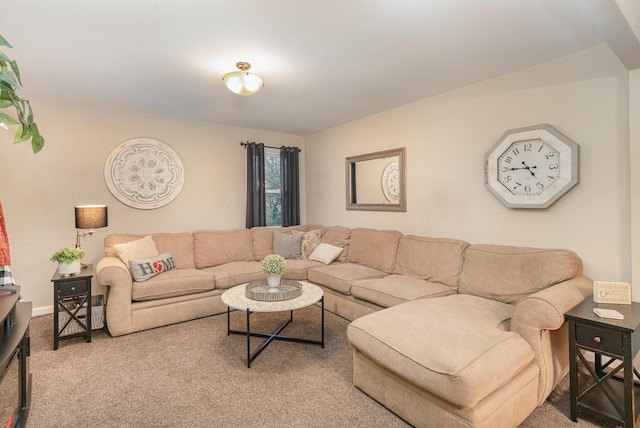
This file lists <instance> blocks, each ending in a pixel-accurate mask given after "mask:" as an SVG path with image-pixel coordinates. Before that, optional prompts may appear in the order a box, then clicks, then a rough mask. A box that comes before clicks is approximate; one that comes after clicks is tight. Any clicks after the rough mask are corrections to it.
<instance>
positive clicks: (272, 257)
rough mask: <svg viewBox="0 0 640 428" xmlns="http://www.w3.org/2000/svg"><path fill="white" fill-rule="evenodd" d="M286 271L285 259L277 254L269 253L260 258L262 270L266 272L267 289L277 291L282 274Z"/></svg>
mask: <svg viewBox="0 0 640 428" xmlns="http://www.w3.org/2000/svg"><path fill="white" fill-rule="evenodd" d="M286 271H287V261H286V260H285V259H284V257H282V256H281V255H279V254H269V255H268V256H266V257H265V258H264V259H263V260H262V272H264V273H266V274H267V283H268V284H269V291H277V288H278V286H279V285H280V278H281V277H282V274H283V273H285V272H286Z"/></svg>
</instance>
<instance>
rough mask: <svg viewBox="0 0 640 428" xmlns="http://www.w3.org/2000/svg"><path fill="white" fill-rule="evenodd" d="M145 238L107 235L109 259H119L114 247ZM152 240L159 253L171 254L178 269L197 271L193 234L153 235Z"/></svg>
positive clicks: (105, 247) (105, 242)
mask: <svg viewBox="0 0 640 428" xmlns="http://www.w3.org/2000/svg"><path fill="white" fill-rule="evenodd" d="M145 236H146V235H133V234H125V233H119V234H111V235H107V236H106V237H105V238H104V252H105V254H106V255H107V256H109V257H118V254H117V253H116V250H115V248H114V247H113V246H114V245H116V244H123V243H125V242H131V241H135V240H137V239H141V238H144V237H145ZM151 238H152V239H153V242H154V243H155V244H156V248H157V249H158V253H160V254H162V253H166V252H168V253H171V257H173V262H174V264H175V266H176V269H195V267H196V264H195V257H194V241H193V234H192V233H189V232H185V233H153V234H151Z"/></svg>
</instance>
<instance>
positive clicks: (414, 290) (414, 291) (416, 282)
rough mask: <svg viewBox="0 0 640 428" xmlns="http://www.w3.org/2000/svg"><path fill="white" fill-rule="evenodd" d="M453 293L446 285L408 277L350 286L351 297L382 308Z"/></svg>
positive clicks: (401, 276)
mask: <svg viewBox="0 0 640 428" xmlns="http://www.w3.org/2000/svg"><path fill="white" fill-rule="evenodd" d="M455 292H456V290H454V289H453V288H451V287H448V286H446V285H443V284H438V283H435V282H429V281H425V280H424V279H419V278H415V277H412V276H408V275H389V276H386V277H384V278H379V279H365V280H361V281H356V282H354V283H353V284H352V285H351V294H352V295H353V297H356V298H358V299H360V300H364V301H366V302H370V303H373V304H376V305H378V306H382V307H383V308H388V307H390V306H395V305H398V304H400V303H404V302H408V301H411V300H415V299H423V298H428V297H441V296H447V295H449V294H455Z"/></svg>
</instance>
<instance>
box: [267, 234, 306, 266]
mask: <svg viewBox="0 0 640 428" xmlns="http://www.w3.org/2000/svg"><path fill="white" fill-rule="evenodd" d="M301 244H302V234H301V233H291V234H289V233H282V232H278V231H277V230H274V231H273V252H274V254H280V255H281V256H282V257H284V258H285V259H292V260H296V259H300V258H302V251H301V249H300V246H301Z"/></svg>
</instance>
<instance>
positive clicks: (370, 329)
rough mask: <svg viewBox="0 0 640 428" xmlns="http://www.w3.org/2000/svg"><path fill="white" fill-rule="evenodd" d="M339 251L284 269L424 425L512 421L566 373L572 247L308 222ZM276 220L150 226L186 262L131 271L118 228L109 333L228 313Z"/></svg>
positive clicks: (110, 261)
mask: <svg viewBox="0 0 640 428" xmlns="http://www.w3.org/2000/svg"><path fill="white" fill-rule="evenodd" d="M294 230H295V231H298V232H306V231H311V230H320V231H321V241H322V242H324V243H327V244H330V245H333V246H337V247H340V248H342V249H343V250H342V253H341V254H340V256H339V257H338V259H337V260H335V261H334V262H332V263H330V264H328V265H325V264H324V263H322V262H319V261H315V260H309V259H300V260H288V261H287V267H288V269H287V273H286V274H285V276H284V277H285V278H289V279H296V280H307V281H309V282H312V283H315V284H317V285H319V286H320V287H322V288H323V291H324V294H325V308H326V309H327V310H329V311H331V312H334V313H336V314H338V315H340V316H342V317H344V318H346V319H348V320H352V321H353V322H352V323H351V324H350V325H349V326H348V328H347V335H348V338H349V341H350V343H351V345H352V347H353V360H354V372H353V382H354V385H356V386H357V387H358V388H360V389H361V390H363V391H364V392H365V393H367V394H368V395H370V396H371V397H373V398H375V399H376V400H377V401H379V402H380V403H382V404H383V405H385V406H386V407H387V408H389V409H390V410H391V411H393V412H395V413H396V414H398V415H399V416H400V417H402V418H403V419H405V420H406V421H408V422H409V423H411V424H412V425H415V426H469V427H499V426H504V427H514V426H517V425H518V424H519V423H521V422H522V421H523V420H524V419H525V418H526V417H527V416H528V415H529V414H530V413H531V412H532V411H533V410H534V409H535V407H536V406H538V405H540V404H541V403H542V402H543V401H544V400H545V399H546V397H547V396H548V395H549V393H550V392H551V391H552V390H553V388H554V387H555V386H556V385H557V384H558V383H559V382H560V380H561V379H562V378H563V377H564V376H565V375H566V373H567V371H568V339H567V328H566V325H565V323H564V317H563V314H564V312H566V311H567V310H568V309H570V308H572V307H573V306H574V305H576V304H578V303H580V302H581V301H582V300H584V299H585V298H586V297H588V296H589V295H590V294H591V291H592V281H591V280H590V279H589V278H587V277H584V276H583V275H582V264H581V260H580V258H579V257H578V256H577V255H576V254H575V253H573V252H571V251H569V250H557V249H535V248H525V247H511V246H498V245H470V244H469V243H467V242H464V241H461V240H455V239H446V238H429V237H419V236H413V235H403V234H402V233H400V232H398V231H393V230H374V229H365V228H355V229H349V228H346V227H341V226H333V227H325V226H314V225H304V226H297V227H293V228H278V229H275V231H277V232H285V233H293V231H294ZM273 234H274V229H273V228H253V229H250V230H249V229H238V230H228V231H211V230H210V231H196V232H193V233H178V234H154V235H152V239H153V241H154V242H155V244H156V247H157V251H158V253H164V252H169V253H170V254H171V255H172V256H173V258H174V263H175V267H176V269H174V270H170V271H167V272H164V273H161V274H159V275H157V276H155V277H153V278H151V279H149V280H147V281H145V282H140V283H138V282H135V281H133V279H132V276H131V274H130V272H129V269H128V268H127V266H126V265H125V264H124V263H123V262H122V260H121V259H120V258H119V257H117V253H116V248H118V247H117V246H118V244H121V243H125V242H130V241H135V240H138V239H140V238H142V237H143V236H142V235H109V236H108V237H107V238H106V239H105V252H106V255H107V257H105V258H104V259H102V260H101V261H100V262H99V263H98V265H97V278H98V281H99V282H100V283H101V284H104V285H106V286H108V290H109V293H108V300H107V317H106V318H107V325H108V328H109V332H110V333H111V334H112V335H114V336H117V335H122V334H127V333H131V332H134V331H139V330H143V329H147V328H153V327H159V326H162V325H166V324H170V323H175V322H181V321H185V320H189V319H194V318H198V317H202V316H207V315H212V314H217V313H222V312H225V311H226V306H225V305H224V304H223V303H222V302H221V299H220V296H221V294H222V293H223V292H224V290H226V289H228V288H230V287H233V286H235V285H238V284H243V283H246V282H250V281H254V280H258V279H264V274H263V273H262V271H261V264H260V260H261V259H262V258H263V257H264V256H265V255H267V254H269V253H271V252H272V251H273Z"/></svg>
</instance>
